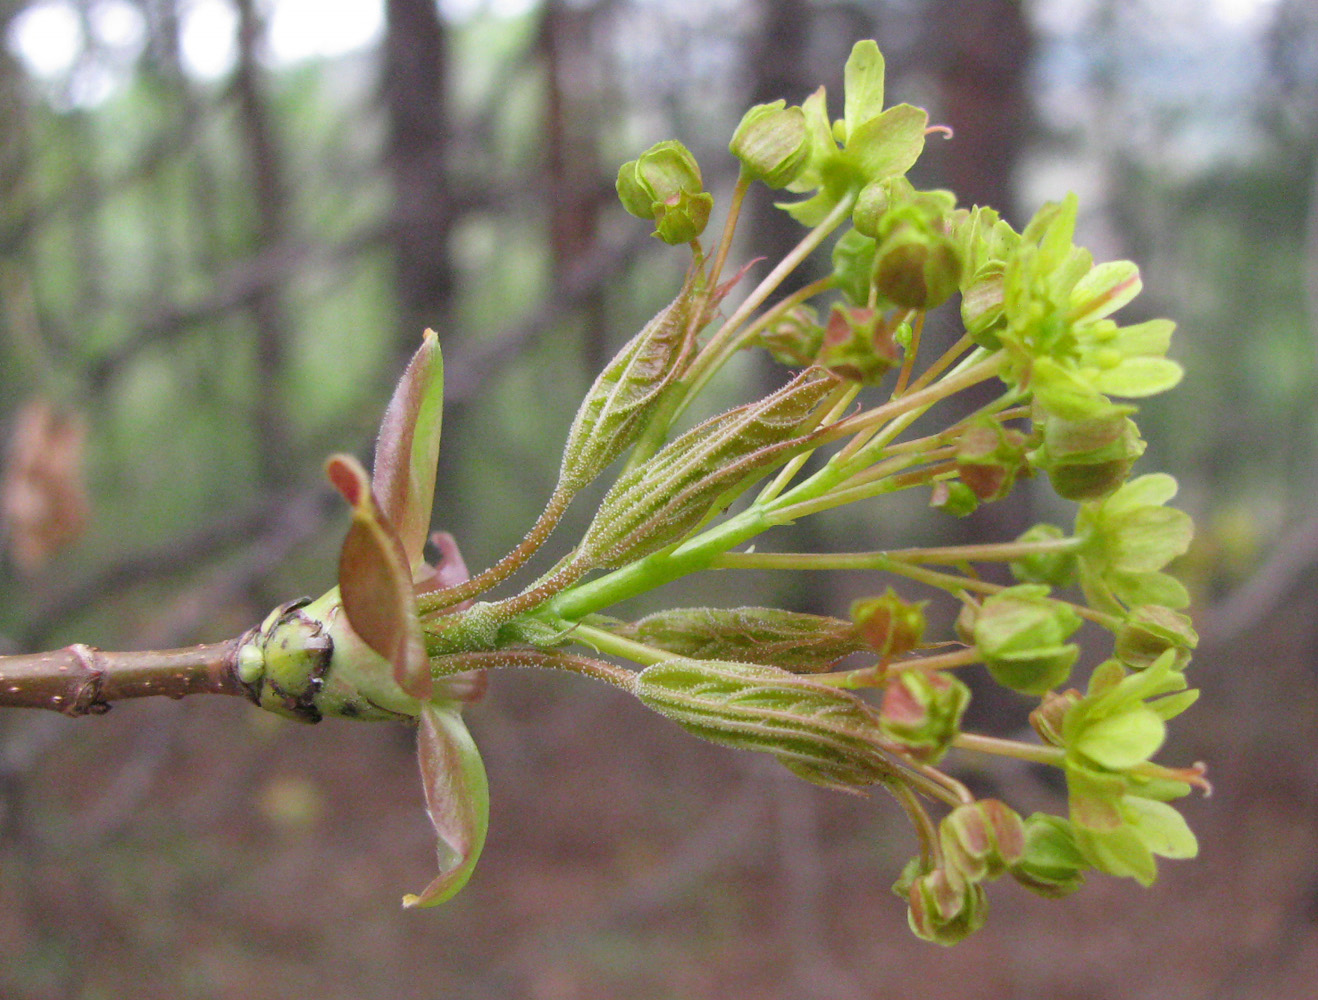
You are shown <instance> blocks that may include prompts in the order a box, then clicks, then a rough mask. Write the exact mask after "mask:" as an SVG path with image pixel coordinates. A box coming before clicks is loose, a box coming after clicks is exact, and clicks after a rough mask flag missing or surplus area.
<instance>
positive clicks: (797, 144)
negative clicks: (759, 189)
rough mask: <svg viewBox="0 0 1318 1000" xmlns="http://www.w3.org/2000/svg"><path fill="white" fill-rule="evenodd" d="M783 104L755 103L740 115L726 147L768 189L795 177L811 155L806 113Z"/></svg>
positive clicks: (784, 102) (787, 182)
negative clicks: (730, 140) (739, 119)
mask: <svg viewBox="0 0 1318 1000" xmlns="http://www.w3.org/2000/svg"><path fill="white" fill-rule="evenodd" d="M786 103H787V102H786V101H775V102H773V103H772V104H757V105H755V107H753V108H751V109H750V110H749V111H747V112H746V114H744V115H743V116H742V119H741V124H739V125H738V126H737V131H736V132H734V133H733V135H732V142H731V143H730V144H729V146H728V149H729V151H731V153H732V155H733V156H735V157H736V158H737V159H739V160H740V161H741V163H742V166H743V167H745V168H746V172H747V173H749V174H750V175H751V176H752V177H754V178H755V179H757V180H760V181H763V182H764V183H765V184H767V185H768V186H769V187H771V188H784V187H786V186H787V185H788V184H790V183H792V181H794V180H796V178H797V177H798V176H800V174H801V171H802V170H803V169H804V168H805V165H806V162H807V160H809V158H810V142H809V139H808V136H807V135H806V127H805V113H804V112H803V111H802V110H801V109H800V108H797V107H791V108H789V107H787V106H786Z"/></svg>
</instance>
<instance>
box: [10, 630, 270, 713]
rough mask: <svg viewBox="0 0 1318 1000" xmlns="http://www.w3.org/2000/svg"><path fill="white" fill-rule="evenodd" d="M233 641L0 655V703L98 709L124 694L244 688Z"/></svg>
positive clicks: (173, 694) (139, 695)
mask: <svg viewBox="0 0 1318 1000" xmlns="http://www.w3.org/2000/svg"><path fill="white" fill-rule="evenodd" d="M239 641H240V640H237V639H231V640H229V641H228V642H219V643H214V644H212V645H209V646H189V647H187V648H186V649H163V650H148V651H145V652H140V653H110V652H104V651H102V650H99V649H95V648H93V647H91V646H84V645H82V644H81V643H75V644H74V645H72V646H66V647H64V648H63V649H57V650H52V651H51V652H48V653H30V654H23V655H18V656H4V657H0V708H45V709H49V710H51V711H54V712H62V713H64V714H65V715H72V716H79V715H100V714H103V713H105V712H108V711H109V710H110V702H112V701H119V700H122V699H125V698H145V697H149V696H151V695H165V696H166V697H169V698H183V697H185V696H187V695H190V694H229V695H243V696H245V695H246V694H247V691H246V689H244V688H243V686H242V684H241V683H239V681H238V675H237V671H236V669H235V664H234V657H235V654H236V652H237V649H238V645H239Z"/></svg>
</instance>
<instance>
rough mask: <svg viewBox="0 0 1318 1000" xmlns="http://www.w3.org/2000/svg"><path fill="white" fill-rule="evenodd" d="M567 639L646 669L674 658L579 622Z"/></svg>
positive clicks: (652, 647) (661, 650)
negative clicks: (638, 664)
mask: <svg viewBox="0 0 1318 1000" xmlns="http://www.w3.org/2000/svg"><path fill="white" fill-rule="evenodd" d="M567 638H568V639H571V640H573V641H575V642H580V643H582V644H583V645H586V646H590V647H592V648H593V649H594V650H595V651H596V652H598V653H608V654H609V655H610V656H621V657H624V658H626V659H628V660H631V661H632V662H634V663H640V664H643V665H645V666H647V667H648V666H649V665H650V664H652V663H661V662H663V661H664V660H671V659H673V658H674V654H673V653H670V652H668V651H667V650H664V649H659V648H657V647H655V646H647V645H646V644H645V643H643V642H636V641H635V640H633V639H625V638H623V637H622V636H620V635H614V634H613V633H612V632H609V631H606V630H605V629H602V628H595V627H594V626H593V625H583V624H581V623H579V622H578V623H577V624H576V625H573V626H572V630H571V631H570V632H569V633H568V634H567Z"/></svg>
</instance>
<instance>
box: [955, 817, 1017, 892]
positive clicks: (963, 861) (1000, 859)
mask: <svg viewBox="0 0 1318 1000" xmlns="http://www.w3.org/2000/svg"><path fill="white" fill-rule="evenodd" d="M938 839H939V842H940V843H941V844H942V847H943V857H944V858H945V859H946V863H947V865H948V867H950V868H955V869H956V870H957V871H958V872H960V873H961V875H962V876H963V877H964V878H965V879H967V880H968V881H971V882H982V881H985V880H986V879H993V878H997V877H998V876H999V875H1001V874H1002V873H1003V872H1004V871H1006V870H1007V868H1009V867H1010V866H1011V865H1014V864H1016V863H1017V862H1018V861H1020V859H1021V855H1022V853H1023V852H1024V850H1025V828H1024V826H1023V824H1022V823H1021V818H1020V816H1018V815H1017V814H1016V812H1015V811H1014V810H1012V809H1010V808H1008V807H1007V806H1006V805H1004V804H1003V803H1002V802H999V801H998V800H997V799H980V800H979V801H978V802H973V803H971V804H969V805H964V806H958V807H957V808H956V809H953V810H952V811H951V812H950V813H948V814H947V816H945V817H944V818H943V821H942V822H941V823H940V824H939V826H938Z"/></svg>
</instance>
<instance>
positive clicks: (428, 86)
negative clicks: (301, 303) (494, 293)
mask: <svg viewBox="0 0 1318 1000" xmlns="http://www.w3.org/2000/svg"><path fill="white" fill-rule="evenodd" d="M445 36H446V31H445V27H444V24H443V22H442V21H441V20H440V16H439V8H438V5H437V4H436V3H435V0H387V2H386V3H385V37H384V47H383V52H384V81H383V94H382V98H383V101H384V106H385V113H386V115H387V117H388V128H389V134H388V140H387V147H386V153H385V156H386V161H385V170H386V171H387V172H388V174H389V175H390V177H391V178H392V179H393V188H394V213H393V219H392V220H391V221H392V226H393V246H394V258H395V263H394V266H395V273H396V278H395V281H396V287H397V292H398V303H399V322H400V324H401V326H400V329H399V340H400V353H410V352H411V351H412V350H413V349H414V348H415V346H416V343H417V340H418V338H419V337H420V335H421V331H422V330H423V329H425V328H426V327H433V328H435V329H436V330H438V331H441V332H442V333H445V334H447V333H448V332H449V331H447V330H444V327H446V326H447V324H446V323H445V319H446V317H447V316H448V314H449V311H450V305H451V299H452V296H453V290H454V284H455V282H454V274H453V265H452V262H451V260H450V258H449V240H450V238H451V236H452V230H453V222H454V217H453V216H454V213H453V199H452V196H451V193H450V192H451V185H450V183H449V160H448V156H447V155H446V149H445V147H446V144H447V143H448V142H449V141H450V139H451V132H452V129H451V125H450V120H449V98H448V53H447V39H446V37H445Z"/></svg>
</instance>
